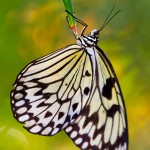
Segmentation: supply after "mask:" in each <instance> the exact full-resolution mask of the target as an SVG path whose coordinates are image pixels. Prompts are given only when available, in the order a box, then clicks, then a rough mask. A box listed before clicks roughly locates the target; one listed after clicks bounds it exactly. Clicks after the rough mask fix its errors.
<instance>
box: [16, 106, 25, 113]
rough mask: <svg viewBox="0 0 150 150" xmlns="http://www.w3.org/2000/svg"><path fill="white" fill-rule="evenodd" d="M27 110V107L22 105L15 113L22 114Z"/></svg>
mask: <svg viewBox="0 0 150 150" xmlns="http://www.w3.org/2000/svg"><path fill="white" fill-rule="evenodd" d="M26 111H27V108H26V107H22V108H19V109H18V110H17V114H23V113H25V112H26Z"/></svg>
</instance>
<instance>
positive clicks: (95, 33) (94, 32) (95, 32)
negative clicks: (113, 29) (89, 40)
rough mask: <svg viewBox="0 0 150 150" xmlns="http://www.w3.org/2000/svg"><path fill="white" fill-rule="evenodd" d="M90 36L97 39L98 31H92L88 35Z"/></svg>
mask: <svg viewBox="0 0 150 150" xmlns="http://www.w3.org/2000/svg"><path fill="white" fill-rule="evenodd" d="M90 35H91V36H94V37H98V35H99V30H97V29H94V30H92V31H91V33H90Z"/></svg>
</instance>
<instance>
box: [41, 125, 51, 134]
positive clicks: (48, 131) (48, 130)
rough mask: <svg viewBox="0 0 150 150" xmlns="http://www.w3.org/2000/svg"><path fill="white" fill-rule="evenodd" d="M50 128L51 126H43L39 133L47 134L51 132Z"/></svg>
mask: <svg viewBox="0 0 150 150" xmlns="http://www.w3.org/2000/svg"><path fill="white" fill-rule="evenodd" d="M51 130H52V128H51V127H47V128H45V129H44V130H43V131H42V133H41V134H43V135H48V134H49V133H50V132H51Z"/></svg>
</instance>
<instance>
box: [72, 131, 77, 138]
mask: <svg viewBox="0 0 150 150" xmlns="http://www.w3.org/2000/svg"><path fill="white" fill-rule="evenodd" d="M77 135H78V133H77V131H73V132H72V133H71V135H70V137H71V138H75V137H76V136H77Z"/></svg>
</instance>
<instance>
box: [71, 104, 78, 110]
mask: <svg viewBox="0 0 150 150" xmlns="http://www.w3.org/2000/svg"><path fill="white" fill-rule="evenodd" d="M77 106H78V103H75V104H73V105H72V109H73V111H75V110H76V109H77Z"/></svg>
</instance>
